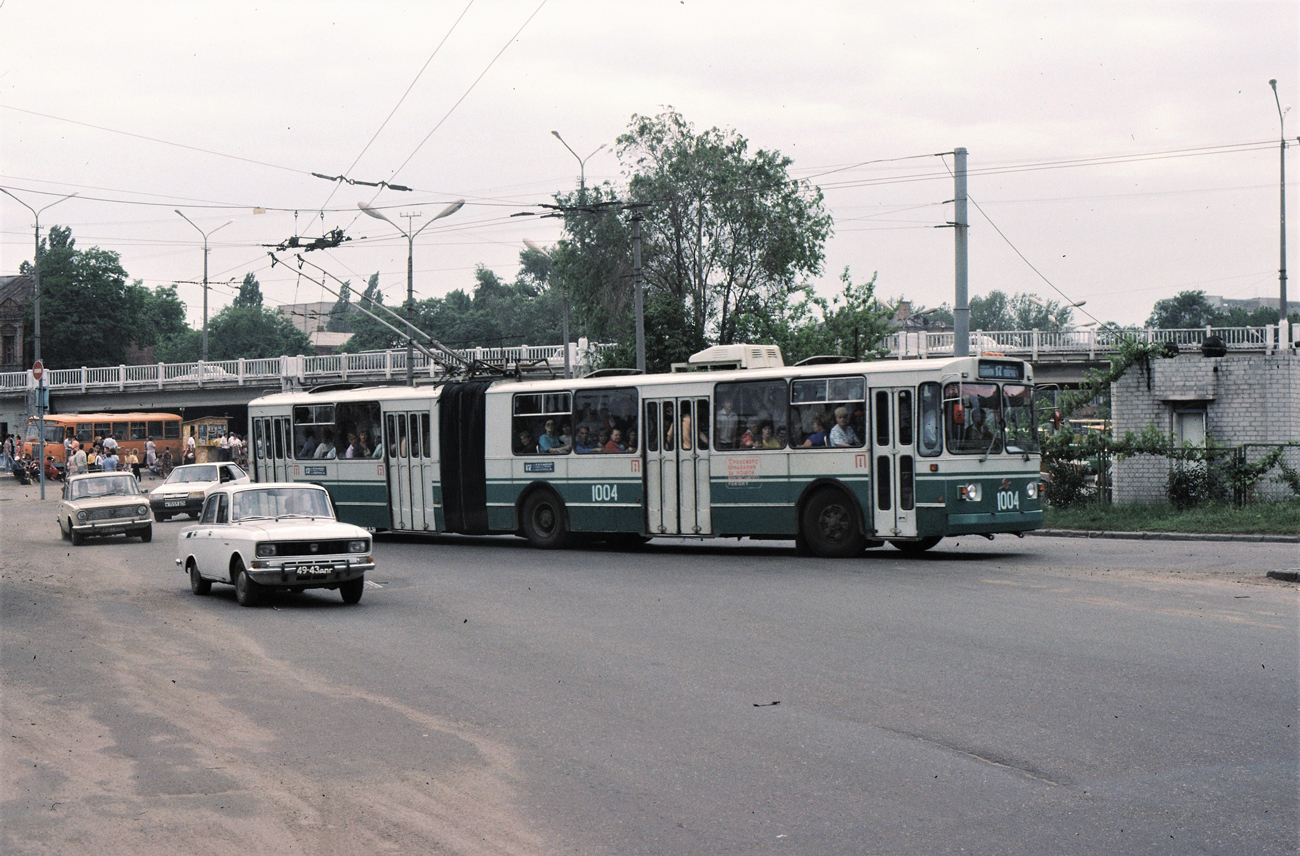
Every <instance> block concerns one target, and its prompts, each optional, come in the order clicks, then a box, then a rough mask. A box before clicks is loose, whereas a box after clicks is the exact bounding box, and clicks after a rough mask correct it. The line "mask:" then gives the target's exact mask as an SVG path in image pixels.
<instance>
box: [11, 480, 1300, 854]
mask: <svg viewBox="0 0 1300 856" xmlns="http://www.w3.org/2000/svg"><path fill="white" fill-rule="evenodd" d="M35 495H36V493H35V489H34V488H22V487H19V486H18V485H16V484H13V483H11V482H10V481H9V480H8V479H4V480H0V549H3V555H4V561H3V571H2V572H0V677H2V678H3V685H2V686H3V697H2V702H3V726H4V730H3V733H2V734H0V737H3V741H4V742H3V754H2V756H0V765H2V767H3V774H4V775H3V792H2V793H0V822H2V825H3V832H2V833H0V834H2V836H3V837H2V838H0V850H2V851H3V852H4V853H6V854H44V853H96V854H100V856H112V854H119V853H122V854H125V853H131V854H146V853H160V854H161V853H166V854H175V853H187V854H189V853H222V854H224V853H236V852H238V853H311V854H315V853H322V854H344V853H358V854H362V853H364V854H372V853H385V852H394V853H463V854H485V853H504V854H524V853H529V854H531V853H537V854H552V853H582V854H634V853H650V854H725V853H736V854H766V853H779V854H785V853H790V854H796V853H797V854H846V853H873V854H937V853H988V854H1045V853H1053V854H1055V853H1079V854H1097V853H1169V854H1187V853H1234V854H1235V853H1242V854H1247V853H1248V854H1293V853H1295V852H1296V850H1297V843H1298V838H1297V828H1298V826H1300V811H1298V809H1297V804H1298V793H1300V792H1298V787H1297V765H1298V759H1300V745H1298V740H1297V735H1298V732H1300V724H1297V702H1298V700H1300V690H1298V677H1300V653H1298V652H1300V644H1298V641H1300V638H1298V627H1300V623H1298V622H1297V617H1298V616H1297V612H1298V610H1297V587H1296V586H1295V585H1293V584H1287V583H1281V582H1277V581H1273V580H1267V579H1265V578H1264V573H1265V572H1266V571H1267V570H1269V569H1271V568H1293V567H1297V566H1300V549H1298V548H1297V546H1296V545H1295V544H1239V543H1204V542H1200V543H1198V542H1135V541H1100V540H1088V541H1081V540H1078V539H1056V538H1026V539H1023V540H1017V539H1015V538H999V539H997V540H996V541H995V542H992V543H990V542H987V541H985V540H983V539H972V538H960V539H956V540H953V541H945V542H943V543H942V544H941V545H940V546H939V547H938V548H937V549H936V550H935V551H933V552H932V553H930V554H928V555H926V556H925V557H923V558H920V559H905V558H903V557H902V556H901V554H899V553H897V552H895V551H892V550H890V549H888V548H886V549H883V550H877V551H871V552H869V553H868V554H866V555H865V556H864V557H863V558H861V559H856V560H851V561H842V562H828V561H823V560H817V559H811V558H802V557H798V556H796V555H795V553H794V550H793V548H792V545H781V544H761V545H759V544H751V543H749V542H740V543H737V542H734V541H733V542H725V543H708V544H704V545H694V544H689V543H684V542H675V543H674V542H667V543H660V542H658V541H656V542H652V543H651V544H650V545H649V546H648V547H647V548H645V549H644V550H641V551H639V552H616V551H612V550H606V549H602V548H592V549H580V550H567V551H558V552H539V551H534V550H532V549H529V548H527V547H526V546H525V545H524V544H523V542H521V541H517V540H515V539H502V538H498V539H486V540H477V541H475V540H470V539H440V540H433V541H425V540H417V539H404V538H403V539H396V538H395V539H380V540H379V541H378V544H377V547H376V550H375V553H376V557H377V560H378V562H379V571H378V572H377V573H376V574H375V575H374V576H373V579H372V580H371V583H372V585H370V586H369V587H368V589H367V591H366V594H365V596H364V598H363V599H362V602H361V604H360V605H358V606H356V607H347V606H344V605H343V604H342V603H341V601H340V600H339V599H338V596H337V594H336V593H333V592H308V593H304V594H301V595H285V596H280V597H276V598H274V599H272V601H271V602H270V604H269V605H268V606H265V607H262V608H258V609H241V608H240V607H238V606H237V605H236V604H235V602H234V597H233V592H232V590H231V589H229V588H228V587H222V586H217V587H215V588H214V590H213V594H212V595H211V596H210V597H207V598H199V597H195V596H194V595H192V594H191V593H190V592H189V589H188V586H187V584H186V580H185V578H184V576H183V575H182V574H181V573H180V572H179V571H178V570H176V569H175V568H174V565H173V563H172V558H173V555H174V546H175V542H174V538H175V533H176V532H178V531H179V530H180V529H182V528H183V527H184V526H185V525H186V524H185V523H183V522H169V523H166V524H158V525H157V526H156V528H155V540H154V542H153V543H152V544H141V543H140V542H138V541H134V540H133V541H130V542H127V541H125V540H122V539H115V540H110V541H104V542H94V541H92V542H91V543H90V545H88V546H85V547H81V548H73V547H71V546H70V545H68V544H67V543H65V542H62V541H60V540H59V535H58V531H57V529H56V527H55V524H54V521H53V510H54V501H53V499H51V500H47V502H46V503H45V505H44V506H43V507H42V506H41V505H40V503H39V502H38V501H37V500H36V499H34V497H35Z"/></svg>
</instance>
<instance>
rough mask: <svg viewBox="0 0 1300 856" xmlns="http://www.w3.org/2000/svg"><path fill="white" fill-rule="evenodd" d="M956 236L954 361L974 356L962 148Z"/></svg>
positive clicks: (956, 162) (956, 165) (956, 176)
mask: <svg viewBox="0 0 1300 856" xmlns="http://www.w3.org/2000/svg"><path fill="white" fill-rule="evenodd" d="M953 154H954V158H953V181H954V184H955V193H954V195H953V203H954V205H953V224H952V225H953V236H954V239H955V244H956V247H955V249H956V256H957V259H956V279H957V282H956V289H957V293H956V295H955V296H954V299H953V308H952V318H953V325H952V326H953V340H952V355H953V356H954V357H969V356H970V303H969V301H968V299H967V288H968V286H969V282H968V279H969V266H968V263H969V257H968V256H969V249H968V236H967V234H966V233H967V230H969V229H970V223H969V222H968V221H967V213H966V149H964V148H961V147H958V148H957V150H956V151H955V152H954V153H953Z"/></svg>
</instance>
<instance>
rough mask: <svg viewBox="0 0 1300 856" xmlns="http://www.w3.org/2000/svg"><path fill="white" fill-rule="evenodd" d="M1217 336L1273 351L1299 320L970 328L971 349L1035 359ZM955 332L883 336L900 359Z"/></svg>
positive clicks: (930, 351) (1290, 341) (942, 351)
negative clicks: (1123, 345) (1153, 326)
mask: <svg viewBox="0 0 1300 856" xmlns="http://www.w3.org/2000/svg"><path fill="white" fill-rule="evenodd" d="M1211 336H1217V337H1218V338H1219V340H1220V341H1221V342H1222V343H1223V346H1224V347H1225V348H1227V349H1228V351H1241V352H1250V353H1260V352H1262V353H1272V352H1273V351H1275V350H1278V349H1286V348H1294V347H1297V346H1300V325H1295V326H1292V325H1290V324H1287V323H1282V324H1270V325H1267V326H1264V327H1197V328H1188V329H1169V330H1152V329H1148V328H1145V327H1127V328H1119V327H1102V328H1098V329H1094V330H1060V331H1051V330H1046V331H1045V330H977V331H973V332H972V333H971V334H970V352H971V353H972V354H987V353H997V354H1005V355H1007V356H1012V355H1014V356H1017V357H1022V358H1024V359H1029V360H1037V359H1039V358H1040V357H1045V356H1058V357H1066V358H1068V357H1076V358H1081V357H1084V356H1086V357H1087V358H1088V359H1090V360H1094V359H1096V358H1097V357H1098V356H1102V357H1104V356H1106V355H1107V354H1113V353H1116V352H1117V351H1118V350H1119V346H1120V344H1121V343H1122V342H1125V341H1129V342H1145V343H1162V342H1170V343H1172V344H1174V345H1177V346H1178V347H1179V348H1193V349H1199V348H1200V347H1201V345H1202V344H1204V342H1205V340H1206V339H1208V338H1209V337H1211ZM953 341H954V334H953V332H952V331H951V330H947V331H942V332H935V333H931V332H927V331H916V332H907V331H901V330H900V331H899V332H897V333H894V334H892V335H890V336H888V337H887V338H886V339H885V346H886V347H887V348H888V350H889V356H891V357H896V358H898V359H905V358H909V357H910V358H921V359H925V358H926V357H951V356H952V353H953Z"/></svg>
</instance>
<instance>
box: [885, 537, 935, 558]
mask: <svg viewBox="0 0 1300 856" xmlns="http://www.w3.org/2000/svg"><path fill="white" fill-rule="evenodd" d="M941 540H943V538H942V536H940V535H931V536H930V537H928V538H918V539H916V540H915V541H890V542H889V543H890V544H893V545H894V547H895V548H897V549H899V550H901V551H903V552H904V553H911V554H916V553H924V552H925V551H926V550H928V549H930V548H931V547H933V546H934V545H935V544H938V543H939V542H940V541H941Z"/></svg>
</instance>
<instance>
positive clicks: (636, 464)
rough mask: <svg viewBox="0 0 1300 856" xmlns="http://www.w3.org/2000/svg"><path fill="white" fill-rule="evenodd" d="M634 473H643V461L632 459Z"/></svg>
mask: <svg viewBox="0 0 1300 856" xmlns="http://www.w3.org/2000/svg"><path fill="white" fill-rule="evenodd" d="M632 472H634V473H639V472H641V461H640V460H639V459H637V458H633V459H632Z"/></svg>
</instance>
